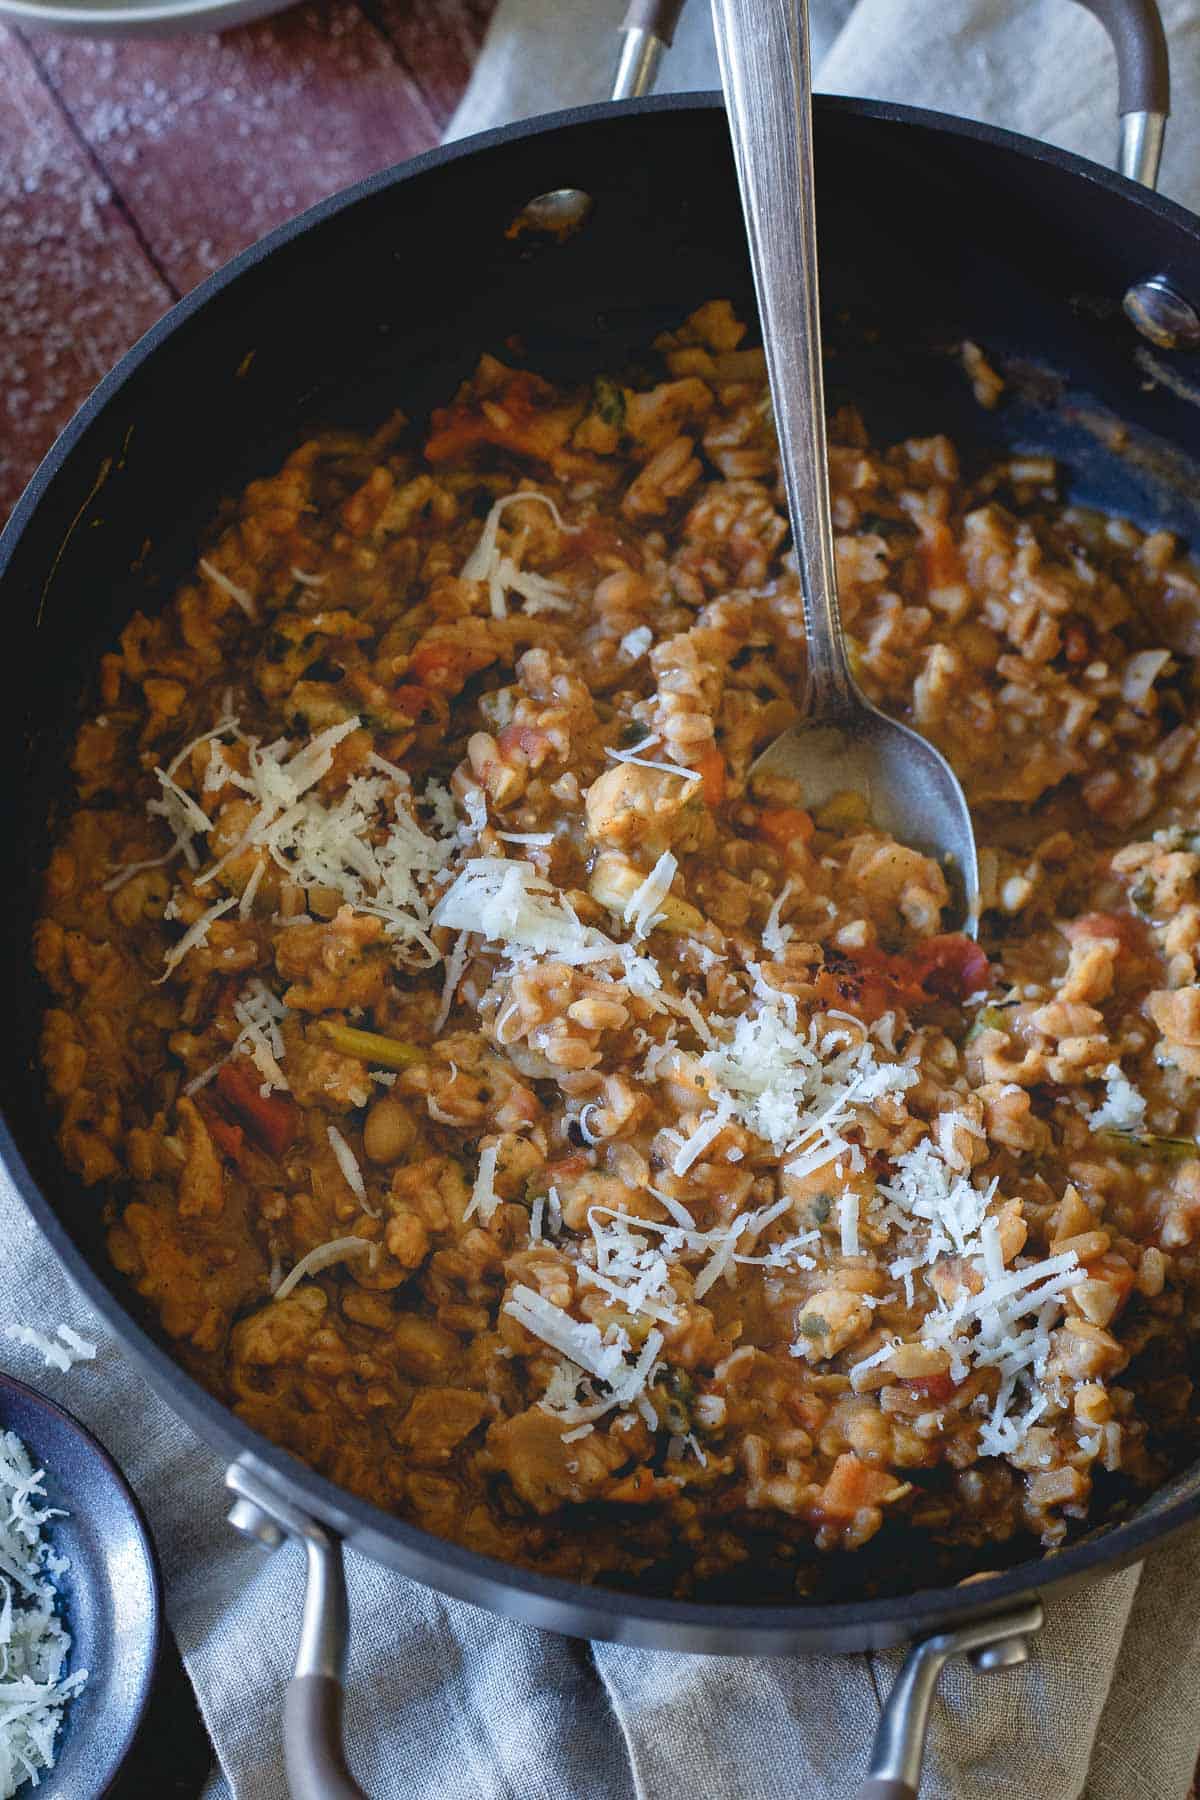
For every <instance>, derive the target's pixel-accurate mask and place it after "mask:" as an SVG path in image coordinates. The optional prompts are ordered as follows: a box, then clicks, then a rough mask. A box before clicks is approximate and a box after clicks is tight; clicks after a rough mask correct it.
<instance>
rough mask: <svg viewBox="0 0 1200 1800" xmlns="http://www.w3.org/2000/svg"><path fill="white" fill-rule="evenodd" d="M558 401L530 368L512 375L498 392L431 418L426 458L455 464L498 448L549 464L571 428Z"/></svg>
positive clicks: (460, 402) (458, 403)
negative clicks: (480, 449)
mask: <svg viewBox="0 0 1200 1800" xmlns="http://www.w3.org/2000/svg"><path fill="white" fill-rule="evenodd" d="M556 401H557V396H556V394H555V392H554V389H553V388H552V387H551V386H550V384H549V382H546V381H543V380H542V379H541V378H540V376H537V375H534V374H531V373H530V372H529V371H528V370H526V369H514V370H511V371H509V372H508V380H507V381H506V382H505V384H504V386H503V387H502V388H500V389H498V391H497V392H495V393H492V394H485V395H480V396H478V397H475V398H472V399H469V400H456V401H455V402H454V404H453V405H452V406H444V407H440V408H438V409H437V410H436V411H435V412H434V413H433V414H432V415H431V418H430V426H431V430H430V434H429V440H428V442H427V443H426V445H425V456H426V459H427V460H428V461H429V462H431V463H440V462H456V461H457V460H458V459H459V458H460V457H462V456H463V455H465V453H466V452H467V451H468V450H473V449H475V448H477V447H478V446H479V445H480V444H497V445H499V446H501V447H502V448H504V449H507V450H516V451H521V452H524V453H525V454H526V455H527V456H536V457H540V458H543V459H545V458H547V457H549V456H550V455H552V453H553V452H554V450H556V449H557V448H558V447H559V446H560V445H561V444H562V443H563V442H564V441H565V439H566V437H567V436H568V434H569V432H570V429H571V419H570V415H569V414H568V413H564V412H563V410H562V409H561V408H559V407H558V406H557V405H556Z"/></svg>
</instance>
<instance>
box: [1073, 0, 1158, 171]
mask: <svg viewBox="0 0 1200 1800" xmlns="http://www.w3.org/2000/svg"><path fill="white" fill-rule="evenodd" d="M1079 4H1080V6H1085V7H1086V8H1087V10H1088V12H1090V13H1093V14H1094V15H1095V16H1096V18H1097V19H1099V21H1100V23H1101V24H1102V25H1103V27H1104V29H1105V31H1107V33H1108V35H1109V37H1110V38H1111V39H1112V47H1113V49H1114V51H1115V52H1116V57H1117V113H1118V115H1119V117H1120V130H1121V137H1120V144H1119V149H1118V154H1117V167H1118V168H1119V169H1120V171H1121V174H1122V175H1128V177H1129V179H1130V180H1131V181H1140V182H1141V184H1142V186H1143V187H1148V188H1153V187H1156V186H1157V184H1158V166H1159V163H1160V162H1161V161H1162V147H1163V133H1164V132H1165V130H1166V125H1167V115H1168V113H1169V112H1170V110H1171V67H1170V58H1169V56H1168V53H1167V36H1166V32H1165V31H1164V30H1163V22H1162V14H1161V13H1160V11H1159V9H1158V0H1079Z"/></svg>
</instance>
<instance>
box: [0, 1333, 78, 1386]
mask: <svg viewBox="0 0 1200 1800" xmlns="http://www.w3.org/2000/svg"><path fill="white" fill-rule="evenodd" d="M4 1335H5V1336H6V1337H8V1338H11V1339H12V1340H13V1342H14V1343H17V1344H23V1345H24V1346H25V1348H26V1349H27V1350H36V1351H37V1353H38V1355H39V1356H40V1357H41V1358H42V1360H43V1362H44V1363H45V1365H46V1367H47V1368H48V1369H58V1370H59V1371H60V1372H61V1373H62V1374H63V1375H65V1374H66V1373H67V1372H68V1370H70V1369H73V1368H74V1367H75V1364H76V1363H81V1362H94V1361H95V1358H96V1346H95V1344H92V1343H89V1341H88V1339H87V1338H85V1337H81V1336H80V1334H79V1332H77V1331H73V1330H72V1329H71V1327H70V1326H69V1325H60V1326H59V1327H58V1329H57V1331H56V1332H55V1334H54V1336H53V1337H48V1336H47V1335H46V1333H45V1332H44V1331H35V1330H34V1328H33V1326H32V1325H6V1326H5V1327H4Z"/></svg>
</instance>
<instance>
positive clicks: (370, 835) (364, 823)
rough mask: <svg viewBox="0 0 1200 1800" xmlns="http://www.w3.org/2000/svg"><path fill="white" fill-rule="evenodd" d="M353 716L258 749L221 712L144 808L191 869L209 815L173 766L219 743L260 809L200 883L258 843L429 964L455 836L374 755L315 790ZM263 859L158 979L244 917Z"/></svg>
mask: <svg viewBox="0 0 1200 1800" xmlns="http://www.w3.org/2000/svg"><path fill="white" fill-rule="evenodd" d="M359 723H360V722H359V720H358V718H357V717H354V718H350V719H346V720H343V721H342V723H341V724H339V725H331V726H329V728H328V729H327V730H325V731H322V732H319V733H318V734H317V735H316V736H315V737H313V738H310V739H309V741H308V742H307V743H305V744H301V745H299V746H297V745H295V744H293V743H292V742H291V741H290V740H288V739H279V740H278V741H277V742H275V743H273V744H266V745H263V744H260V743H259V742H258V740H257V739H255V738H252V737H247V736H245V735H244V734H243V732H242V730H241V726H240V723H239V721H238V719H237V718H236V717H233V716H229V717H226V718H225V719H223V720H222V721H221V722H220V724H219V725H217V726H216V727H214V729H213V730H212V731H209V732H205V733H203V734H202V735H201V736H200V737H198V738H195V739H193V740H192V742H191V743H190V744H188V745H185V747H184V749H183V750H182V751H180V752H179V754H178V755H177V756H176V757H175V759H174V761H173V763H172V764H171V767H170V769H166V770H163V769H159V770H156V771H155V773H156V775H157V777H158V780H159V784H160V787H161V789H162V794H161V797H160V798H158V799H156V800H152V801H150V802H149V804H148V807H147V810H148V811H149V812H150V813H151V814H152V815H154V816H161V817H162V818H163V819H164V820H165V821H166V823H167V825H168V827H169V828H170V830H171V832H172V834H173V836H174V837H175V841H176V847H177V849H178V850H179V851H181V852H182V854H183V856H184V860H185V861H186V862H187V864H188V866H189V868H191V869H192V870H198V869H199V864H200V858H199V855H198V851H197V846H196V840H197V839H198V838H201V837H203V836H205V835H206V834H207V833H208V832H209V831H211V829H212V821H211V820H210V818H209V816H208V814H207V813H205V812H204V810H203V809H202V808H201V807H200V806H199V805H198V804H197V803H196V801H195V800H193V799H192V798H191V796H190V795H188V794H186V793H185V792H184V790H183V789H182V788H181V787H180V786H179V785H178V783H177V782H176V781H175V779H174V773H173V771H176V770H177V769H178V768H179V766H180V765H181V763H182V762H183V760H184V759H185V758H186V757H187V756H188V755H189V754H190V753H191V752H192V750H194V749H195V748H196V746H197V745H198V744H201V743H205V742H209V741H215V742H216V749H215V750H214V751H213V753H212V754H213V756H214V757H216V756H217V755H218V753H219V754H220V758H221V763H220V772H219V777H218V782H219V784H224V783H226V782H228V783H232V785H233V786H235V787H237V788H239V789H241V790H242V791H243V792H244V793H245V794H246V795H247V796H248V797H249V798H250V799H251V800H253V801H254V802H255V811H254V813H253V815H252V817H251V818H250V821H249V823H248V824H247V825H246V828H245V830H244V831H243V832H242V835H241V836H240V837H239V838H238V840H237V841H236V843H234V844H232V845H231V846H230V847H229V849H227V850H226V851H225V852H224V854H223V855H222V856H220V857H219V858H218V859H217V861H216V862H214V863H212V864H210V865H209V866H208V867H207V868H205V869H203V870H202V871H201V872H199V873H197V874H195V876H194V887H195V888H196V890H201V889H203V888H206V887H209V886H210V885H211V883H212V882H213V881H214V880H215V879H216V877H217V876H218V875H220V874H221V873H222V872H223V871H224V870H225V869H226V868H227V867H228V866H229V865H230V864H231V863H234V862H236V861H237V860H238V859H239V858H240V857H243V856H245V855H246V854H247V852H251V851H261V852H263V855H264V856H265V857H269V858H270V859H271V860H272V861H273V862H274V863H275V864H276V865H277V867H279V868H280V869H281V870H283V872H284V873H285V874H286V875H287V876H288V877H289V878H290V879H291V880H292V881H294V882H295V883H297V884H298V885H299V886H301V887H314V886H320V887H325V888H331V889H332V890H333V891H334V892H335V893H337V894H339V895H340V896H341V898H342V900H343V901H344V903H345V904H346V905H347V906H349V907H351V908H352V910H353V911H355V912H358V913H364V914H367V915H369V916H371V917H375V918H378V919H381V920H382V921H383V924H384V928H385V930H386V931H387V934H388V936H389V937H390V938H391V939H392V940H393V941H394V943H395V944H396V945H397V948H398V950H399V951H400V952H401V953H402V954H404V955H405V956H411V957H413V958H415V960H417V961H418V962H422V961H423V962H424V963H425V964H426V966H431V965H433V964H434V963H437V962H440V960H441V957H440V954H439V952H438V950H437V948H436V946H435V945H434V943H433V941H432V939H431V938H430V936H429V923H430V908H429V903H428V898H427V895H426V887H427V885H428V883H429V882H430V881H431V879H432V878H433V877H434V876H435V875H437V874H438V873H439V872H440V871H441V870H442V869H443V868H444V867H445V865H446V863H447V862H448V861H449V860H450V858H451V856H452V855H453V854H454V852H455V850H456V848H457V847H458V833H457V831H456V833H455V835H454V836H452V837H450V836H446V837H432V836H430V835H429V833H428V832H426V831H425V829H424V828H423V827H422V825H421V823H420V821H419V820H418V818H417V816H416V811H415V806H414V800H413V795H412V792H411V789H410V786H409V783H408V780H407V777H406V776H405V775H404V774H403V772H402V771H400V770H398V769H394V768H393V767H392V766H391V765H390V764H388V763H386V762H384V761H383V759H382V758H380V757H372V758H371V762H370V772H369V773H365V774H364V773H359V774H356V775H354V776H352V777H351V779H350V780H349V781H348V782H347V784H346V786H345V789H344V790H343V792H342V793H341V794H340V795H339V796H338V797H337V798H336V799H335V800H333V801H331V802H328V803H327V802H326V801H325V799H324V798H323V797H322V796H321V795H320V794H319V793H317V792H316V791H315V790H316V789H317V787H318V784H319V783H320V782H321V781H322V779H323V778H324V777H325V776H326V775H327V774H328V773H329V771H330V769H331V768H332V767H333V761H334V753H335V751H336V749H337V746H338V745H339V744H340V743H341V742H342V740H343V739H344V738H347V737H349V735H350V734H351V732H354V731H357V730H358V728H359ZM223 738H228V739H230V740H232V741H234V742H237V743H239V744H240V745H242V746H243V747H244V749H245V752H246V760H247V772H246V774H244V775H243V774H241V773H240V772H239V771H238V770H237V769H235V768H234V767H233V766H232V765H231V764H230V763H229V762H228V760H227V759H226V758H225V757H224V751H223V749H222V747H221V743H220V740H221V739H223ZM210 773H211V765H210ZM441 799H442V796H441V794H440V792H439V793H435V794H433V795H431V796H429V801H430V810H431V811H432V812H433V814H434V817H435V820H436V821H437V822H438V823H439V824H440V823H441V822H442V820H443V816H444V808H443V807H442V805H441ZM264 866H265V863H264V861H263V857H260V858H259V862H258V866H257V868H256V869H255V871H254V872H253V873H252V875H251V877H250V883H248V884H247V888H246V890H245V891H244V892H243V894H242V895H241V897H240V900H239V899H238V898H236V897H230V898H227V899H224V900H219V901H216V902H215V903H214V904H213V905H212V906H211V907H209V908H208V909H207V911H206V912H204V913H203V914H202V915H201V917H200V918H199V919H197V920H196V921H195V922H194V923H193V924H192V925H191V926H190V927H189V929H188V930H187V931H186V932H185V934H184V936H183V937H182V938H181V939H180V940H179V942H178V943H177V944H175V945H173V947H172V949H171V951H170V952H169V954H168V956H167V959H166V964H165V967H164V970H163V973H162V975H161V976H160V977H159V979H160V980H165V979H166V978H167V976H168V975H170V973H171V972H172V970H174V969H175V968H177V967H178V966H179V964H180V963H181V962H182V961H183V959H184V957H185V956H187V954H188V953H189V952H190V951H191V950H194V949H197V948H199V947H200V946H201V945H202V944H204V943H205V942H206V941H207V939H208V935H209V932H210V930H211V928H212V925H213V924H214V923H215V922H216V920H217V919H219V918H222V917H223V916H224V915H225V914H226V913H227V912H229V911H230V910H231V909H232V908H233V907H234V906H235V905H236V906H238V907H239V912H240V914H241V916H243V917H245V916H246V914H247V912H248V910H249V909H248V904H247V894H249V896H250V900H251V901H252V900H253V895H254V892H255V891H256V889H257V886H258V883H259V882H260V881H261V879H262V875H261V870H262V868H263V867H264ZM251 883H252V884H253V886H251V885H250V884H251ZM178 903H179V894H178V893H176V895H175V896H174V897H173V899H172V901H171V902H170V903H169V904H168V908H167V914H166V916H167V917H175V916H177V909H178ZM254 1027H257V1032H258V1033H263V1034H265V1035H266V1036H267V1037H268V1038H269V1036H270V1033H269V1031H267V1027H266V1022H265V1021H264V1020H263V1019H262V1018H261V1017H259V1018H256V1019H255V1020H254V1021H253V1022H252V1026H251V1027H249V1028H248V1029H249V1035H250V1040H251V1048H252V1053H253V1054H254V1055H255V1060H256V1061H257V1062H258V1064H259V1067H260V1070H262V1072H263V1074H264V1078H265V1080H266V1081H267V1082H268V1083H270V1085H272V1086H279V1085H280V1082H279V1080H278V1079H277V1074H278V1071H277V1069H276V1070H272V1069H271V1068H270V1067H269V1065H268V1064H266V1062H265V1060H264V1058H263V1054H262V1052H263V1042H262V1036H260V1035H257V1034H256V1031H255V1029H254ZM271 1054H272V1056H273V1058H274V1059H275V1062H276V1064H277V1062H278V1052H277V1051H275V1050H274V1049H273V1048H272V1050H271ZM283 1085H286V1083H284V1084H283Z"/></svg>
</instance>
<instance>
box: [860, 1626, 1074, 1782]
mask: <svg viewBox="0 0 1200 1800" xmlns="http://www.w3.org/2000/svg"><path fill="white" fill-rule="evenodd" d="M1041 1623H1042V1604H1041V1601H1040V1600H1031V1601H1029V1602H1028V1603H1027V1604H1026V1605H1025V1606H1021V1607H1017V1608H1015V1609H1014V1610H1013V1611H1012V1612H1007V1613H1000V1614H997V1615H993V1617H992V1618H990V1619H981V1620H976V1621H974V1622H973V1623H972V1624H970V1625H960V1626H959V1627H958V1628H957V1629H956V1630H954V1631H939V1632H937V1633H936V1634H935V1635H934V1636H933V1637H927V1638H922V1639H921V1640H920V1641H919V1642H918V1643H916V1644H914V1645H913V1647H912V1649H911V1650H910V1651H909V1653H908V1655H907V1656H906V1657H905V1659H904V1665H903V1667H902V1668H901V1670H900V1673H899V1675H897V1677H896V1679H895V1682H894V1683H893V1685H892V1691H891V1693H890V1694H889V1695H888V1697H887V1699H886V1701H885V1702H884V1705H883V1710H882V1712H881V1713H880V1715H879V1728H878V1730H877V1731H876V1733H875V1746H874V1749H873V1750H872V1752H871V1762H870V1766H869V1767H868V1770H867V1778H866V1780H865V1781H864V1782H863V1783H862V1784H861V1786H860V1787H859V1789H858V1794H857V1797H856V1800H917V1795H918V1791H919V1789H920V1786H921V1764H922V1762H923V1761H924V1758H925V1736H926V1733H927V1731H928V1729H929V1714H930V1710H931V1708H932V1706H933V1700H934V1695H935V1694H936V1693H937V1684H938V1677H939V1676H940V1675H941V1672H942V1670H943V1669H944V1668H945V1666H946V1664H947V1662H948V1661H949V1660H950V1658H951V1657H952V1656H969V1657H970V1658H971V1661H972V1662H973V1663H974V1664H975V1666H976V1668H977V1669H1013V1668H1016V1667H1017V1665H1018V1664H1020V1663H1023V1662H1026V1661H1028V1658H1029V1641H1028V1640H1029V1637H1030V1635H1031V1634H1032V1633H1033V1632H1035V1631H1037V1630H1038V1629H1039V1628H1040V1626H1041Z"/></svg>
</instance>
